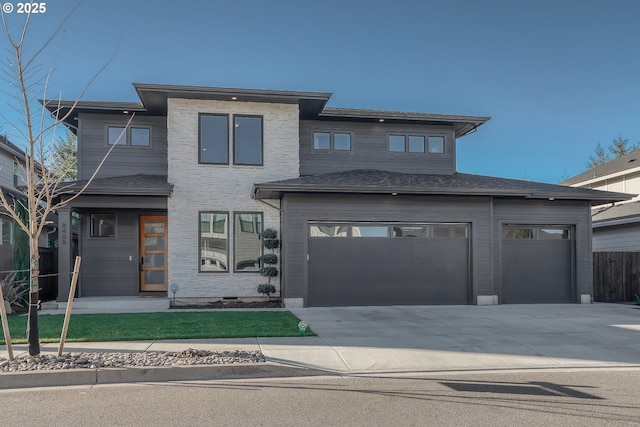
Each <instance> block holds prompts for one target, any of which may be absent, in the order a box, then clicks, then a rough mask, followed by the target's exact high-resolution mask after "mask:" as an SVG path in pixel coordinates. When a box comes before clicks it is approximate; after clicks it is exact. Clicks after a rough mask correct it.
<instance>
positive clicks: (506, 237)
mask: <svg viewBox="0 0 640 427" xmlns="http://www.w3.org/2000/svg"><path fill="white" fill-rule="evenodd" d="M571 235H572V233H571V227H549V226H523V225H505V226H503V228H502V269H501V271H502V298H501V302H502V303H505V304H540V303H543V304H544V303H571V302H573V301H574V297H573V265H574V263H573V262H572V250H571V248H572V237H571Z"/></svg>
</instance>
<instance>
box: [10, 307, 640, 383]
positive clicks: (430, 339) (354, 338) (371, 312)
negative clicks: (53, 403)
mask: <svg viewBox="0 0 640 427" xmlns="http://www.w3.org/2000/svg"><path fill="white" fill-rule="evenodd" d="M112 302H113V301H112ZM74 307H76V306H75V305H74ZM119 307H122V305H120V306H119ZM639 308H640V307H637V306H632V305H616V304H591V305H577V304H571V305H501V306H481V307H480V306H404V307H342V308H301V309H291V310H290V311H292V312H293V313H294V314H295V315H296V316H298V317H299V318H300V319H303V320H305V321H306V322H307V323H308V324H309V326H310V328H311V329H312V330H313V331H314V332H315V333H316V334H317V335H318V336H317V337H293V338H250V339H232V340H230V339H205V340H175V341H133V342H100V343H68V344H67V345H66V346H65V351H68V352H75V351H181V350H184V349H186V348H197V349H202V350H229V349H237V350H261V351H262V353H263V354H264V355H265V357H266V358H267V360H268V361H269V362H271V363H269V364H267V365H269V367H267V368H253V369H254V372H257V375H260V376H262V375H274V376H278V375H280V374H283V375H301V374H308V373H317V372H316V371H319V372H325V373H342V374H362V375H365V374H375V375H406V374H409V373H417V372H443V371H460V370H464V371H466V370H489V369H490V370H498V369H557V368H563V369H568V368H640V309H639ZM93 310H94V311H98V312H104V311H103V310H102V309H95V308H94V309H93ZM91 311H92V309H91V308H90V307H86V308H84V309H81V308H78V310H76V309H75V308H74V313H80V312H85V313H86V312H91ZM136 311H147V310H145V309H144V308H139V310H136ZM149 311H161V310H158V309H155V310H149ZM47 312H50V313H57V312H63V310H62V309H60V308H58V309H57V310H56V309H54V310H45V311H43V312H42V314H46V313H47ZM42 351H43V352H51V353H55V352H56V351H57V344H46V345H43V346H42ZM25 352H26V346H24V345H22V346H14V353H15V354H16V355H19V354H24V353H25ZM0 357H5V358H6V357H7V352H6V347H4V346H3V347H0ZM283 367H286V369H285V368H283ZM291 367H300V368H304V369H303V370H300V369H298V372H296V373H294V372H293V370H292V369H291ZM199 369H200V368H199ZM208 369H209V371H207V374H205V373H203V372H200V371H196V370H192V371H191V374H189V373H188V371H189V370H188V369H187V370H185V369H184V368H180V369H177V368H176V369H172V368H161V369H160V371H161V375H160V376H154V375H156V374H157V373H156V374H153V375H152V374H149V372H150V370H149V369H144V370H140V369H138V370H135V369H134V370H129V373H128V374H127V375H124V374H122V373H120V374H119V376H117V375H116V377H115V379H114V378H111V377H110V378H111V379H110V380H108V381H107V380H104V382H114V381H120V380H122V381H135V380H136V378H138V379H137V381H154V380H158V381H160V380H168V379H176V380H178V379H194V378H192V377H195V378H199V379H206V378H210V377H211V376H213V377H214V378H216V377H224V376H225V375H228V371H225V369H229V368H224V369H221V368H220V367H209V368H208ZM216 369H217V371H215V370H216ZM239 369H242V368H241V367H240V366H239V365H235V367H234V368H233V372H234V375H240V376H242V374H238V372H241V371H239ZM256 369H257V371H256ZM278 370H279V371H278ZM98 371H109V370H98ZM121 371H122V370H121ZM143 371H144V372H143ZM216 372H217V373H216ZM246 372H249V369H248V367H247V370H246ZM278 372H280V373H278ZM9 375H10V374H0V388H3V385H2V383H5V387H4V388H6V387H7V384H8V382H10V381H8V380H9ZM19 375H22V377H20V376H19ZM19 375H18V376H17V377H16V378H15V379H14V380H12V381H13V382H14V383H16V382H17V383H16V384H14V385H13V386H14V387H15V386H20V385H19V384H23V383H24V385H26V384H27V382H28V381H26V380H27V378H26V377H25V374H19ZM60 375H63V374H60ZM64 375H71V374H69V371H65V373H64ZM96 375H97V376H98V377H99V376H100V374H99V373H98V374H96V373H93V377H96ZM102 375H103V376H104V375H107V373H104V372H103V373H102ZM109 375H111V374H109ZM123 375H124V376H123ZM158 375H159V374H158ZM21 378H22V379H21ZM65 378H66V377H65ZM94 379H95V378H94ZM94 379H92V380H91V381H93V380H94ZM25 381H26V382H25ZM29 381H31V380H29ZM56 381H62V380H61V379H60V378H58V379H57V380H56ZM96 381H97V382H100V380H99V379H97V380H96ZM63 383H68V381H66V380H65V381H63ZM29 384H31V383H29ZM55 384H60V382H57V383H55ZM36 385H37V384H36Z"/></svg>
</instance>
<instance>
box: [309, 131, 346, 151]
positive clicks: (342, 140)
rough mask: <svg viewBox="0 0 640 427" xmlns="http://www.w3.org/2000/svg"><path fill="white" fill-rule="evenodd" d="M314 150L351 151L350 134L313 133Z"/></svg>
mask: <svg viewBox="0 0 640 427" xmlns="http://www.w3.org/2000/svg"><path fill="white" fill-rule="evenodd" d="M313 149H314V150H335V151H350V150H351V134H350V133H344V132H314V133H313Z"/></svg>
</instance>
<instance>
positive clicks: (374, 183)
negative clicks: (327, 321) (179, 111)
mask: <svg viewBox="0 0 640 427" xmlns="http://www.w3.org/2000/svg"><path fill="white" fill-rule="evenodd" d="M282 193H359V194H391V193H398V194H423V195H426V194H431V195H467V196H473V195H478V196H480V195H481V196H495V197H513V198H528V199H559V200H587V201H591V202H592V203H593V204H603V203H612V202H617V201H621V200H629V199H631V198H632V197H633V195H631V194H625V193H612V192H607V191H597V190H590V189H586V188H575V187H568V186H564V185H555V184H545V183H539V182H531V181H520V180H515V179H506V178H496V177H491V176H483V175H470V174H464V173H455V174H453V175H429V174H409V173H398V172H387V171H380V170H370V169H367V170H353V171H348V172H336V173H329V174H323V175H310V176H302V177H300V178H294V179H287V180H283V181H274V182H265V183H259V184H254V186H253V194H254V196H255V197H256V198H258V199H264V198H279V197H280V195H281V194H282Z"/></svg>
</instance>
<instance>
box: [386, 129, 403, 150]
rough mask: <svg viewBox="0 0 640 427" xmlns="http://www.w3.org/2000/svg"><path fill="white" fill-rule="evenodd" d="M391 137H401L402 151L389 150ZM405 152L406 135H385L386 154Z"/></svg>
mask: <svg viewBox="0 0 640 427" xmlns="http://www.w3.org/2000/svg"><path fill="white" fill-rule="evenodd" d="M392 136H401V137H402V138H403V144H402V151H400V150H392V149H391V137H392ZM406 152H407V135H406V134H399V133H388V134H387V153H392V154H399V153H406Z"/></svg>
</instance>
